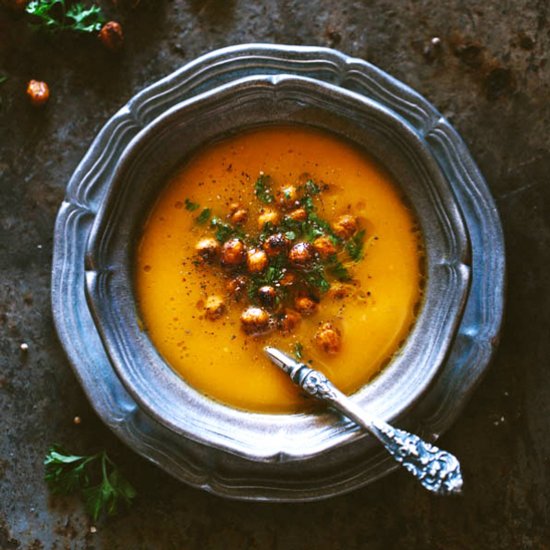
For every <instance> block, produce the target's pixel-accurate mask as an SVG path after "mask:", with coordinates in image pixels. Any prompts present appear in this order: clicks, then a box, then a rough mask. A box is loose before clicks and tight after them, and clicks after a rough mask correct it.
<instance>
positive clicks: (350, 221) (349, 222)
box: [332, 214, 357, 239]
mask: <svg viewBox="0 0 550 550" xmlns="http://www.w3.org/2000/svg"><path fill="white" fill-rule="evenodd" d="M332 230H333V231H334V233H335V234H336V235H337V236H338V237H340V238H341V239H349V238H350V237H352V236H353V234H354V233H355V232H356V231H357V219H356V218H355V217H354V216H351V215H349V214H344V215H343V216H340V217H339V218H338V219H337V220H336V221H335V222H334V223H333V224H332Z"/></svg>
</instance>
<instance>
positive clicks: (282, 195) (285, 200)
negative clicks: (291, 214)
mask: <svg viewBox="0 0 550 550" xmlns="http://www.w3.org/2000/svg"><path fill="white" fill-rule="evenodd" d="M297 200H298V190H297V189H296V187H295V186H294V185H285V186H283V187H281V188H280V189H279V191H278V192H277V202H278V203H279V205H280V206H281V208H285V209H290V208H293V207H294V206H296V201H297Z"/></svg>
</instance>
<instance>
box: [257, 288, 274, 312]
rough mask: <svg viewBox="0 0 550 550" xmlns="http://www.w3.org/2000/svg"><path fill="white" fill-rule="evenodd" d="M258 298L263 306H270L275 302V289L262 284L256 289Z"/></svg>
mask: <svg viewBox="0 0 550 550" xmlns="http://www.w3.org/2000/svg"><path fill="white" fill-rule="evenodd" d="M258 299H259V300H260V302H261V303H262V305H263V306H265V307H267V308H272V307H273V306H275V304H276V303H277V291H276V290H275V288H274V287H272V286H271V285H264V286H261V287H260V288H259V289H258Z"/></svg>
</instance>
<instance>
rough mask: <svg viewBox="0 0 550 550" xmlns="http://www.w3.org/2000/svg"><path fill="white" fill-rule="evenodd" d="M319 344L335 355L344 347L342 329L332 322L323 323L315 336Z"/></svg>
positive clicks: (326, 351) (328, 352)
mask: <svg viewBox="0 0 550 550" xmlns="http://www.w3.org/2000/svg"><path fill="white" fill-rule="evenodd" d="M314 340H315V343H316V344H317V346H318V347H319V348H320V349H321V350H322V351H324V352H325V353H327V354H329V355H335V354H336V353H338V352H339V351H340V349H341V347H342V336H341V334H340V331H339V330H338V329H337V328H336V327H335V326H334V325H333V324H332V323H330V322H325V323H322V324H321V326H320V327H319V328H318V329H317V332H316V333H315V337H314Z"/></svg>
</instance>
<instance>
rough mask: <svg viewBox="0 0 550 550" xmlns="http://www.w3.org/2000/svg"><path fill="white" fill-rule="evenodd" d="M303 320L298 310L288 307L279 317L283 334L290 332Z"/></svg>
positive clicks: (279, 325)
mask: <svg viewBox="0 0 550 550" xmlns="http://www.w3.org/2000/svg"><path fill="white" fill-rule="evenodd" d="M301 320H302V317H301V315H300V314H299V313H298V312H297V311H294V310H293V309H288V308H287V309H285V312H284V314H283V315H282V316H281V317H280V318H279V320H278V323H277V326H278V327H279V330H280V331H281V332H282V333H283V334H289V333H291V332H292V331H293V330H294V329H295V328H296V327H297V326H298V325H299V324H300V321H301Z"/></svg>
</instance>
